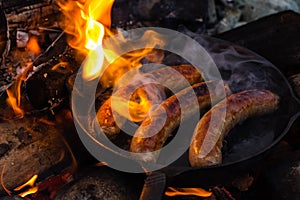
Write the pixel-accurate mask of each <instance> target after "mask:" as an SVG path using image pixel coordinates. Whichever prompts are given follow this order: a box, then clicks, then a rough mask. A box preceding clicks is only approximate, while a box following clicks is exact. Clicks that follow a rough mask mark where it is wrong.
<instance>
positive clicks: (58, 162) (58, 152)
mask: <svg viewBox="0 0 300 200" xmlns="http://www.w3.org/2000/svg"><path fill="white" fill-rule="evenodd" d="M42 121H45V122H47V121H46V120H44V119H43V118H41V117H39V118H33V117H31V118H23V119H18V120H17V119H14V120H3V121H1V122H0V124H1V125H0V132H1V134H0V141H1V144H0V170H1V172H2V173H1V179H0V180H1V187H0V194H1V193H4V191H12V189H14V188H16V187H17V186H20V185H21V184H24V183H25V182H26V181H28V180H29V179H30V178H31V177H33V175H35V174H39V175H40V176H48V175H49V174H50V175H51V174H53V173H54V171H55V170H58V171H60V170H63V169H66V168H67V167H69V166H70V154H69V153H68V152H69V150H68V148H67V146H66V144H65V143H64V139H63V137H62V135H61V132H60V131H59V130H58V128H57V126H55V125H54V124H52V125H51V123H49V124H46V123H43V122H42ZM14 192H15V191H14Z"/></svg>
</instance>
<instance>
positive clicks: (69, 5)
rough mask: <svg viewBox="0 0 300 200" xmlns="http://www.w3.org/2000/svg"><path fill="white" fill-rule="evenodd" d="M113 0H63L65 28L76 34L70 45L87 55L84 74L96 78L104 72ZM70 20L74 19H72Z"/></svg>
mask: <svg viewBox="0 0 300 200" xmlns="http://www.w3.org/2000/svg"><path fill="white" fill-rule="evenodd" d="M113 3H114V0H105V1H104V0H100V1H99V0H86V1H83V2H82V1H81V2H79V1H67V2H65V1H64V2H63V1H61V2H60V3H59V5H60V7H61V9H62V11H63V13H64V14H65V16H66V21H65V22H66V23H65V27H64V28H65V32H67V33H69V34H70V35H72V36H73V37H72V38H71V39H70V40H69V45H70V46H72V47H73V48H75V49H77V50H79V51H80V52H81V53H84V54H85V55H88V57H87V60H86V62H85V64H84V67H83V78H84V79H86V80H93V79H95V78H98V77H99V75H100V73H101V72H102V69H101V67H102V65H103V61H104V58H105V53H104V49H103V47H102V42H103V39H104V36H105V34H110V31H109V28H110V25H111V17H110V13H111V8H112V5H113ZM70 22H71V23H70Z"/></svg>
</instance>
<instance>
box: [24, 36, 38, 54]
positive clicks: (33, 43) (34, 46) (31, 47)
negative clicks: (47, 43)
mask: <svg viewBox="0 0 300 200" xmlns="http://www.w3.org/2000/svg"><path fill="white" fill-rule="evenodd" d="M26 49H27V50H28V51H30V52H32V53H34V54H36V55H38V54H39V53H41V48H40V46H39V43H38V39H37V37H36V36H32V37H31V38H30V39H29V41H28V43H27V45H26Z"/></svg>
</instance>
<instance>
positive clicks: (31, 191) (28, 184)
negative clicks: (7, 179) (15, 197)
mask: <svg viewBox="0 0 300 200" xmlns="http://www.w3.org/2000/svg"><path fill="white" fill-rule="evenodd" d="M37 178H38V175H33V176H32V177H31V179H29V180H28V181H27V182H26V183H24V184H23V185H21V186H19V187H16V188H15V189H14V191H20V190H22V189H23V188H25V187H30V188H29V189H28V190H26V191H25V192H22V193H20V194H19V196H21V197H25V196H27V195H29V194H34V193H36V192H37V191H38V187H37V186H34V185H35V182H36V180H37Z"/></svg>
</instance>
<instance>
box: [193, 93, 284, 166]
mask: <svg viewBox="0 0 300 200" xmlns="http://www.w3.org/2000/svg"><path fill="white" fill-rule="evenodd" d="M278 104H279V97H278V96H277V95H275V94H274V93H272V92H271V91H269V90H258V89H255V90H246V91H242V92H239V93H236V94H232V95H230V96H229V97H227V98H226V99H224V100H223V101H221V102H220V103H218V104H217V105H215V106H214V107H212V108H211V110H210V111H208V112H207V113H206V114H205V115H204V116H203V117H202V118H201V119H200V121H199V122H198V124H197V127H196V129H195V131H194V135H193V138H192V141H191V145H190V149H189V161H190V164H191V165H192V166H198V167H199V166H209V165H216V164H220V163H221V162H222V152H221V149H222V142H223V139H224V137H225V136H226V135H227V134H228V132H229V131H230V130H231V129H232V128H233V127H234V126H235V125H236V124H238V123H240V122H242V121H244V120H245V119H247V118H249V117H252V116H255V115H264V114H267V113H270V112H273V111H275V110H276V109H277V108H278ZM224 111H225V117H224V118H222V114H221V113H222V112H223V113H224ZM213 112H214V113H215V114H214V119H212V113H213ZM223 116H224V115H223Z"/></svg>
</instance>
